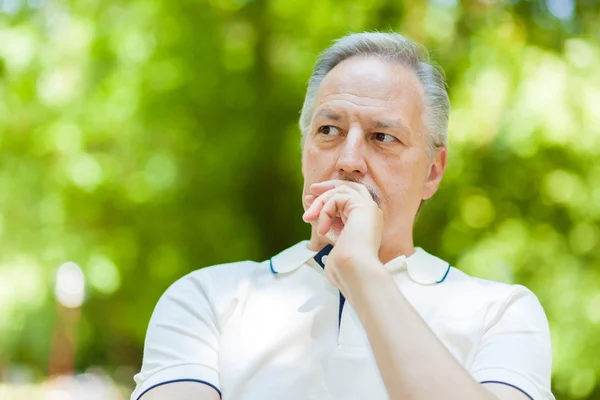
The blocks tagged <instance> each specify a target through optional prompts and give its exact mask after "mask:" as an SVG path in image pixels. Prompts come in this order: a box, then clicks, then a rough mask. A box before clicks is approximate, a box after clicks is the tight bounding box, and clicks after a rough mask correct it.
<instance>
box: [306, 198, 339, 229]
mask: <svg viewBox="0 0 600 400" xmlns="http://www.w3.org/2000/svg"><path fill="white" fill-rule="evenodd" d="M334 194H335V192H334V191H329V192H327V193H325V194H322V195H320V196H314V195H313V196H314V199H313V200H312V203H311V204H310V206H309V207H308V209H307V210H306V211H305V212H304V214H303V215H302V219H303V220H304V222H312V221H315V220H316V219H317V218H318V217H319V213H320V212H321V208H322V207H323V205H324V204H325V202H327V200H329V199H330V198H331V196H333V195H334Z"/></svg>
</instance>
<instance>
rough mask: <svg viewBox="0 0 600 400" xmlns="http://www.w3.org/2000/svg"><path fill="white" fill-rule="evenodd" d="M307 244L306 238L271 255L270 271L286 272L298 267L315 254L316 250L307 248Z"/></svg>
mask: <svg viewBox="0 0 600 400" xmlns="http://www.w3.org/2000/svg"><path fill="white" fill-rule="evenodd" d="M307 245H308V240H303V241H301V242H300V243H298V244H295V245H293V246H292V247H290V248H288V249H285V250H284V251H282V252H281V253H279V254H277V255H276V256H273V257H271V260H270V265H271V272H273V273H274V274H285V273H286V272H291V271H293V270H295V269H297V268H300V267H301V266H302V265H303V264H305V263H306V262H307V261H308V260H310V259H311V258H313V257H314V256H315V254H317V252H316V251H312V250H309V249H308V247H307Z"/></svg>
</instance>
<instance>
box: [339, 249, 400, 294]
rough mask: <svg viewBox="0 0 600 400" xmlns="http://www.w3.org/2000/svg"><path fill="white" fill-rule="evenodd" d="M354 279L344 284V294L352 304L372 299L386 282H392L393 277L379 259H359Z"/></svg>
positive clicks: (356, 263) (356, 261)
mask: <svg viewBox="0 0 600 400" xmlns="http://www.w3.org/2000/svg"><path fill="white" fill-rule="evenodd" d="M352 269H353V270H354V271H356V272H357V273H356V274H353V277H354V279H349V280H346V281H345V282H344V285H343V289H342V293H343V294H344V296H345V297H346V298H347V299H348V301H349V302H350V303H352V304H353V305H354V303H355V302H364V301H365V300H367V301H368V300H369V298H372V297H373V295H374V293H375V292H376V291H377V290H379V289H380V288H381V287H382V285H385V283H386V281H389V280H391V275H390V274H389V272H388V271H387V270H386V269H385V267H384V265H383V263H382V262H381V261H379V259H378V258H365V259H362V260H360V259H358V260H355V261H354V262H353V266H352Z"/></svg>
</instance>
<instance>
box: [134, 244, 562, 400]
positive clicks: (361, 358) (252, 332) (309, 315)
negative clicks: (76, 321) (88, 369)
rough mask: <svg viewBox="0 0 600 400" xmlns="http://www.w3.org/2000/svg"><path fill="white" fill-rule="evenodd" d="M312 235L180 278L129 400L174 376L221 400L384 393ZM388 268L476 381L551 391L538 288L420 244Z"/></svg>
mask: <svg viewBox="0 0 600 400" xmlns="http://www.w3.org/2000/svg"><path fill="white" fill-rule="evenodd" d="M307 243H308V242H307V241H304V242H300V243H298V244H297V245H295V246H293V247H291V248H289V249H287V250H285V251H283V252H282V253H280V254H278V255H276V256H275V257H273V258H272V259H270V260H267V261H264V262H262V263H257V262H252V261H244V262H238V263H232V264H224V265H218V266H213V267H210V268H204V269H201V270H198V271H195V272H192V273H190V274H189V275H187V276H185V277H183V278H181V279H180V280H178V281H177V282H175V283H174V284H173V285H172V286H171V287H170V288H169V289H168V290H167V291H166V292H165V293H164V295H163V296H162V297H161V299H160V300H159V302H158V304H157V306H156V309H155V310H154V313H153V315H152V318H151V320H150V324H149V327H148V332H147V336H146V343H145V349H144V360H143V365H142V370H141V372H140V373H139V374H137V375H136V376H135V378H134V379H135V382H136V384H137V386H136V389H135V391H134V392H133V394H132V396H131V399H132V400H137V399H139V398H140V397H141V396H142V395H143V394H144V393H146V392H147V391H149V390H151V389H152V388H154V387H156V386H159V385H163V384H166V383H170V382H176V381H196V382H200V383H203V384H206V385H209V386H212V387H214V388H215V389H216V390H217V391H218V392H219V393H220V394H221V396H222V398H223V399H224V400H242V399H243V400H265V399H269V400H278V399H281V400H284V399H285V400H308V399H315V400H328V399H331V400H333V399H335V400H359V399H360V400H364V399H369V400H384V399H388V395H387V393H386V390H385V386H384V384H383V381H382V379H381V376H380V374H379V371H378V369H377V365H376V363H375V359H374V357H373V354H372V352H371V348H370V345H369V342H368V339H367V336H366V334H365V331H364V329H363V328H362V325H361V324H360V321H359V319H358V317H357V315H356V313H355V311H354V310H353V309H352V307H351V305H350V304H349V303H347V302H344V300H343V297H342V296H341V295H340V293H339V291H338V290H337V288H335V287H334V286H332V285H330V284H329V283H328V282H327V280H326V279H325V275H324V271H323V268H322V257H323V256H324V255H326V253H328V252H329V250H330V249H331V248H330V247H329V246H328V247H326V248H325V249H323V250H322V251H320V252H319V253H318V254H316V253H315V252H313V251H310V250H308V249H307V247H306V246H307ZM385 268H386V269H387V270H388V271H389V272H390V273H391V274H392V276H393V279H394V281H395V282H396V284H397V285H398V287H399V289H400V290H401V291H402V293H403V294H404V296H406V298H407V299H408V300H409V301H410V303H411V304H412V306H413V307H414V308H415V309H416V311H417V312H418V313H419V315H420V316H421V317H422V318H423V319H424V320H425V322H426V323H427V324H428V325H429V327H430V328H431V329H432V330H433V332H435V334H436V335H437V337H438V338H439V339H440V340H441V341H442V342H443V343H444V345H445V346H446V348H447V349H448V350H449V351H450V353H452V355H453V356H454V357H455V358H456V359H457V360H458V362H459V363H460V364H461V365H462V366H463V367H464V368H465V369H466V370H467V371H468V372H469V373H470V374H471V375H472V376H473V377H474V379H475V380H477V381H478V382H499V383H503V384H506V385H510V386H513V387H515V388H517V389H519V390H521V391H522V392H524V393H525V394H527V396H529V397H530V398H531V399H535V400H549V399H554V397H553V395H552V393H551V392H550V373H551V358H552V356H551V345H550V334H549V329H548V323H547V320H546V316H545V315H544V311H543V309H542V307H541V306H540V303H539V302H538V300H537V298H536V296H535V295H534V294H533V293H532V292H530V291H529V290H528V289H526V288H525V287H523V286H519V285H508V284H504V283H498V282H492V281H486V280H482V279H478V278H473V277H470V276H468V275H466V274H464V273H463V272H461V271H459V270H457V269H455V268H453V267H450V266H449V265H448V263H447V262H445V261H443V260H441V259H439V258H437V257H434V256H432V255H430V254H428V253H426V252H425V251H424V250H422V249H417V250H416V252H415V253H414V254H412V255H411V256H409V257H408V258H407V257H404V256H401V257H398V258H396V259H394V260H392V261H390V262H388V263H387V264H386V265H385ZM414 362H415V363H418V362H420V361H419V360H414Z"/></svg>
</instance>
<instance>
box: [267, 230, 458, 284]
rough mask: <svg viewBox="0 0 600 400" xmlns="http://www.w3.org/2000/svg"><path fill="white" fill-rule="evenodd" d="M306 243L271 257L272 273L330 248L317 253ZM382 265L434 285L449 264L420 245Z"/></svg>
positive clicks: (282, 271) (445, 273)
mask: <svg viewBox="0 0 600 400" xmlns="http://www.w3.org/2000/svg"><path fill="white" fill-rule="evenodd" d="M307 245H308V240H303V241H302V242H300V243H298V244H296V245H294V246H292V247H290V248H288V249H286V250H284V251H282V252H281V253H279V254H277V255H276V256H274V257H272V258H271V260H270V261H269V262H270V267H271V272H273V273H274V274H283V273H287V272H291V271H294V270H296V269H298V268H300V267H301V266H302V265H303V264H305V263H306V262H308V260H310V259H311V258H314V257H315V256H317V257H319V255H322V254H327V253H329V250H330V249H331V248H328V249H327V248H324V249H323V250H322V251H320V252H319V253H317V252H316V251H312V250H309V249H308V247H307ZM317 262H318V260H317ZM319 264H320V263H319ZM384 266H385V268H386V269H387V270H388V271H389V272H390V273H392V274H394V273H397V272H403V271H407V272H408V275H409V276H410V278H411V279H412V280H413V281H415V282H416V283H419V284H421V285H435V284H438V283H442V282H443V281H444V280H445V279H446V277H447V276H448V273H449V272H450V264H448V263H447V262H446V261H444V260H442V259H440V258H438V257H435V256H433V255H431V254H429V253H427V252H426V251H425V250H423V249H421V248H420V247H417V248H416V249H415V252H414V253H413V254H411V255H410V256H408V257H406V256H399V257H396V258H394V259H393V260H391V261H389V262H388V263H386V264H385V265H384Z"/></svg>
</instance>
